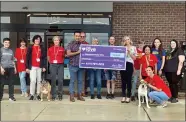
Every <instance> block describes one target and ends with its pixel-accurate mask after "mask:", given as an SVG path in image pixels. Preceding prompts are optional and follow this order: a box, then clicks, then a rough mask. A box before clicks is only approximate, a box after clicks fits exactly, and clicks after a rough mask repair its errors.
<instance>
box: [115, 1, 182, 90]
mask: <svg viewBox="0 0 186 122" xmlns="http://www.w3.org/2000/svg"><path fill="white" fill-rule="evenodd" d="M113 35H114V36H115V37H116V40H117V43H118V44H120V41H121V39H122V37H123V36H125V35H130V36H131V37H132V40H133V42H134V45H135V42H136V41H137V40H138V39H139V38H141V39H144V40H145V41H146V44H151V43H152V41H153V39H154V38H155V37H160V38H161V39H162V41H163V45H164V47H165V48H167V46H168V44H169V41H170V40H171V39H176V40H178V41H183V40H185V2H114V4H113ZM119 79H120V76H119V74H118V81H117V85H116V86H117V87H120V85H121V82H120V80H119Z"/></svg>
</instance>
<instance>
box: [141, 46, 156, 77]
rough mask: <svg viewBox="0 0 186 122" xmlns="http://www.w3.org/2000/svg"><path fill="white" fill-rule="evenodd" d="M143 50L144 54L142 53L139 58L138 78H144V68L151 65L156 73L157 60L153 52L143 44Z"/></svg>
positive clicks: (145, 75)
mask: <svg viewBox="0 0 186 122" xmlns="http://www.w3.org/2000/svg"><path fill="white" fill-rule="evenodd" d="M143 52H144V53H145V55H143V56H142V57H141V60H140V79H142V78H143V79H145V78H146V77H147V73H146V68H147V67H148V66H152V67H153V68H154V69H155V74H157V63H158V60H157V58H156V56H155V55H154V54H151V47H150V46H148V45H145V46H144V47H143Z"/></svg>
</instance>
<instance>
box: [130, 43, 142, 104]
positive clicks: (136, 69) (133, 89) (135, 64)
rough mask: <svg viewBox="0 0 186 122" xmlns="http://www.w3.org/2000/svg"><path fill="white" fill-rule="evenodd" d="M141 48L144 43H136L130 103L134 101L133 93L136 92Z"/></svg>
mask: <svg viewBox="0 0 186 122" xmlns="http://www.w3.org/2000/svg"><path fill="white" fill-rule="evenodd" d="M143 46H144V41H142V40H140V41H138V48H137V56H136V60H134V72H133V79H132V90H131V91H132V96H131V101H135V92H136V83H137V81H138V78H139V76H140V59H141V57H142V56H143V54H144V53H143Z"/></svg>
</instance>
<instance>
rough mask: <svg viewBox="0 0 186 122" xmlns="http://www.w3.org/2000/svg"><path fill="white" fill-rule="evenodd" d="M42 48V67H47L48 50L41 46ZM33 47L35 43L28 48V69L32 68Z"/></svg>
mask: <svg viewBox="0 0 186 122" xmlns="http://www.w3.org/2000/svg"><path fill="white" fill-rule="evenodd" d="M40 48H41V56H40V68H45V69H46V67H47V63H46V62H47V55H46V51H45V49H44V48H43V46H40ZM32 49H33V45H32V46H29V47H28V49H27V55H26V69H30V70H31V68H32Z"/></svg>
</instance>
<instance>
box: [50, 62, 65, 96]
mask: <svg viewBox="0 0 186 122" xmlns="http://www.w3.org/2000/svg"><path fill="white" fill-rule="evenodd" d="M50 74H51V94H52V97H54V98H55V97H56V80H58V94H60V95H62V94H63V79H64V65H63V64H50ZM56 78H57V79H56Z"/></svg>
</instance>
